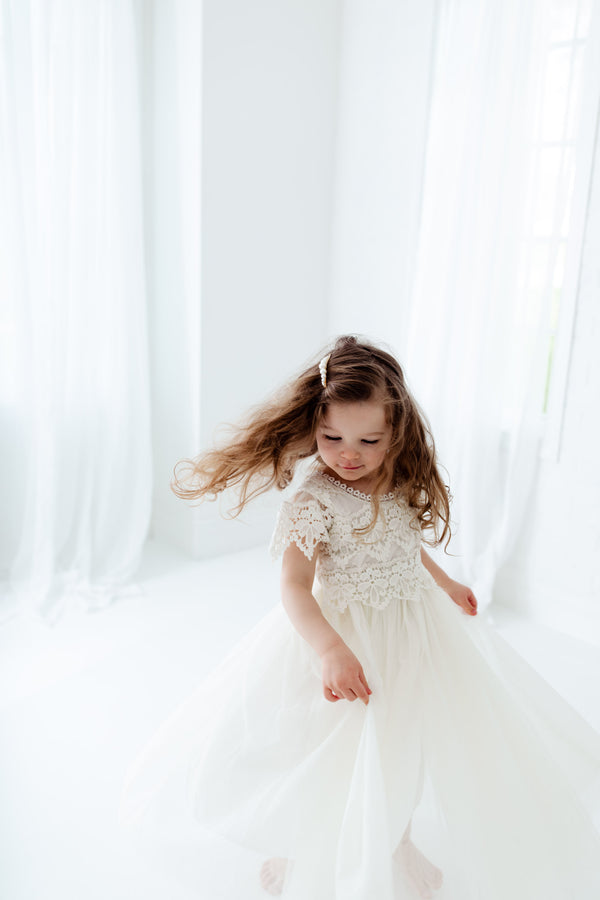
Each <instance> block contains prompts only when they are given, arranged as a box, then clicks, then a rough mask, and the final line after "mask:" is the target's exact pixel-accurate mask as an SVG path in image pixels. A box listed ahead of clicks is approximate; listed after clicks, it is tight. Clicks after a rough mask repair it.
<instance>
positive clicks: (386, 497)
mask: <svg viewBox="0 0 600 900" xmlns="http://www.w3.org/2000/svg"><path fill="white" fill-rule="evenodd" d="M320 474H321V475H322V476H323V478H326V479H327V481H330V482H331V483H332V484H334V485H335V486H336V487H339V488H341V489H342V490H343V491H346V493H347V494H351V495H352V496H353V497H358V498H359V500H368V501H369V502H370V501H371V500H372V499H373V497H372V495H371V494H365V492H364V491H359V490H358V489H357V488H352V487H350V486H349V485H347V484H344V482H343V481H339V480H338V479H337V478H334V477H333V475H328V474H327V472H321V473H320ZM395 496H396V494H395V492H394V491H389V492H388V493H387V494H382V495H381V497H380V498H379V500H380V502H381V501H382V500H393V499H394V498H395Z"/></svg>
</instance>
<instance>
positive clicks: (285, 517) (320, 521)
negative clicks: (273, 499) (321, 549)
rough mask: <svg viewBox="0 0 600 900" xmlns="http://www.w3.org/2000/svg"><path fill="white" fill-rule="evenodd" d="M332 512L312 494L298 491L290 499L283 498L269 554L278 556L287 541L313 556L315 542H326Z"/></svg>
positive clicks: (288, 543)
mask: <svg viewBox="0 0 600 900" xmlns="http://www.w3.org/2000/svg"><path fill="white" fill-rule="evenodd" d="M331 518H332V517H331V513H330V512H329V511H328V510H327V509H326V507H324V506H323V504H321V503H320V502H319V501H318V500H317V499H316V498H315V497H313V496H312V495H311V494H309V493H307V492H306V491H300V493H298V494H296V496H295V497H294V499H293V500H284V502H283V503H282V505H281V509H280V510H279V515H278V517H277V523H276V525H275V531H274V532H273V537H272V538H271V546H270V551H271V556H272V557H273V558H274V559H275V558H277V557H278V556H280V555H281V554H282V553H283V551H284V550H285V548H286V547H289V545H290V544H296V546H297V547H299V548H300V550H302V552H303V553H304V555H305V556H307V557H308V559H312V557H313V553H314V552H315V547H316V546H317V544H327V543H329V528H330V526H331Z"/></svg>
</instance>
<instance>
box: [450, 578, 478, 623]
mask: <svg viewBox="0 0 600 900" xmlns="http://www.w3.org/2000/svg"><path fill="white" fill-rule="evenodd" d="M444 590H445V591H446V593H447V594H449V595H450V597H451V598H452V599H453V600H454V602H455V603H456V605H457V606H460V608H461V609H464V611H465V612H466V613H467V614H468V615H469V616H476V615H477V600H476V598H475V594H474V593H473V591H472V590H471V588H469V587H467V586H466V584H461V583H460V582H459V581H453V580H452V579H450V580H449V581H448V584H447V585H444Z"/></svg>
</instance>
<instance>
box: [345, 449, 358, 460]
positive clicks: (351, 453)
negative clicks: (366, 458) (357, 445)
mask: <svg viewBox="0 0 600 900" xmlns="http://www.w3.org/2000/svg"><path fill="white" fill-rule="evenodd" d="M341 456H343V458H344V459H348V460H350V459H358V457H359V453H358V451H357V450H342V452H341Z"/></svg>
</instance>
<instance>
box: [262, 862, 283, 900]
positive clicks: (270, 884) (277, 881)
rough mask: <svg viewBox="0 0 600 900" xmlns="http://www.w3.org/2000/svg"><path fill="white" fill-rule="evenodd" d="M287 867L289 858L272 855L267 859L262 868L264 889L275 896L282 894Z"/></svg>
mask: <svg viewBox="0 0 600 900" xmlns="http://www.w3.org/2000/svg"><path fill="white" fill-rule="evenodd" d="M286 869H287V859H281V857H275V856H274V857H272V858H271V859H267V860H265V862H264V863H263V864H262V866H261V869H260V883H261V885H262V887H263V889H264V890H265V891H266V892H267V893H268V894H272V895H273V896H277V895H278V894H281V892H282V891H283V882H284V879H285V872H286Z"/></svg>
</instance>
